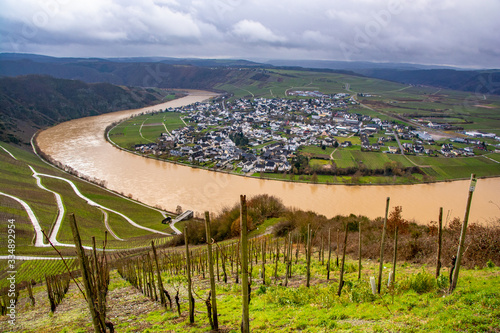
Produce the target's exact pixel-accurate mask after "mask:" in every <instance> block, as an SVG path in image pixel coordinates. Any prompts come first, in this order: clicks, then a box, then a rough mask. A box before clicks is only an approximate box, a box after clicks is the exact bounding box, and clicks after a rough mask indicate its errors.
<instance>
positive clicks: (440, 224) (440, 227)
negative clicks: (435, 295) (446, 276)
mask: <svg viewBox="0 0 500 333" xmlns="http://www.w3.org/2000/svg"><path fill="white" fill-rule="evenodd" d="M442 244H443V207H440V208H439V221H438V251H437V262H436V279H437V278H438V277H439V273H440V270H441V246H442Z"/></svg>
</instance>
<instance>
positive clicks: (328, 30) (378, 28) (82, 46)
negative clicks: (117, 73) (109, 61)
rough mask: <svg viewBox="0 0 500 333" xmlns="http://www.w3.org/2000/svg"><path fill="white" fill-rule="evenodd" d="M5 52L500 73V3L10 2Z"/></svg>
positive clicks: (4, 11)
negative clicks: (366, 64)
mask: <svg viewBox="0 0 500 333" xmlns="http://www.w3.org/2000/svg"><path fill="white" fill-rule="evenodd" d="M0 9H1V10H0V37H1V38H0V52H19V53H37V54H44V55H51V56H57V57H66V56H72V57H140V56H160V57H196V58H238V59H251V60H261V61H262V60H265V59H295V60H299V59H311V60H339V61H373V62H405V63H418V64H428V65H451V66H458V67H471V68H500V33H499V32H500V19H499V15H500V1H499V0H481V1H470V0H390V1H381V0H344V1H337V0H307V1H304V0H286V1H285V0H204V1H202V0H187V1H183V0H140V1H139V0H135V1H132V0H84V1H78V0H2V4H0Z"/></svg>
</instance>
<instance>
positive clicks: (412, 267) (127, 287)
mask: <svg viewBox="0 0 500 333" xmlns="http://www.w3.org/2000/svg"><path fill="white" fill-rule="evenodd" d="M388 208H389V198H388V200H387V208H386V216H385V219H384V221H383V224H382V225H380V224H378V227H377V228H374V225H371V224H370V223H369V222H367V221H361V220H359V221H356V222H357V223H353V221H352V220H351V221H350V222H351V223H349V222H348V219H346V220H344V221H343V222H342V223H338V224H336V225H335V224H330V225H328V224H327V225H326V228H320V227H318V225H317V224H315V223H314V221H311V220H310V221H306V222H307V224H306V225H305V228H302V227H295V228H291V227H290V228H288V229H287V228H284V227H283V225H281V227H280V228H278V226H279V224H276V225H275V226H274V229H275V233H274V234H272V233H271V234H269V233H265V234H263V235H260V236H255V237H251V238H248V237H247V230H249V229H251V228H249V224H248V223H249V222H250V220H251V219H250V218H249V217H250V216H252V215H254V212H253V211H252V210H253V209H255V200H254V199H250V200H249V201H248V207H247V202H246V198H245V197H244V196H242V199H241V202H240V204H239V218H238V219H237V221H238V223H235V226H236V225H239V227H240V228H239V230H236V231H237V232H238V233H239V236H238V237H237V238H233V239H230V240H224V241H216V240H215V239H214V236H215V234H216V232H217V227H216V226H217V224H218V223H220V221H219V219H220V217H215V219H214V221H211V217H210V214H209V213H208V212H207V213H206V215H205V221H204V222H205V223H203V222H201V221H200V222H196V223H198V224H199V226H201V227H203V229H204V231H205V236H206V237H205V239H204V240H199V243H200V244H199V245H193V244H192V243H193V242H191V244H190V241H189V239H192V238H196V237H198V236H199V235H197V231H196V230H195V228H193V223H194V222H193V223H188V224H187V225H186V226H185V227H184V233H183V235H182V236H179V238H181V237H182V238H183V239H184V242H183V244H180V245H181V246H180V247H168V246H167V245H168V244H163V245H159V244H156V243H155V242H154V241H153V242H151V243H150V245H149V246H148V248H147V249H143V250H134V251H132V250H128V251H126V252H123V253H119V252H116V253H107V254H106V253H98V252H96V251H95V250H94V251H90V252H89V251H86V255H84V251H83V248H81V250H78V251H77V252H78V253H79V254H78V255H79V257H80V259H79V261H80V262H86V264H84V265H83V269H82V270H81V271H80V272H81V277H80V278H78V279H77V280H75V281H76V282H72V283H71V286H70V287H69V289H68V288H64V283H63V282H64V281H68V280H67V277H64V279H66V280H64V279H63V278H62V277H61V282H58V283H57V284H56V286H58V290H65V289H66V291H67V292H68V293H69V294H68V295H69V296H68V295H67V296H66V297H65V298H64V299H62V300H61V302H60V304H59V305H58V306H57V308H55V310H50V311H51V313H54V314H53V316H54V318H56V317H57V321H55V322H52V326H50V328H49V326H47V324H48V321H47V320H44V321H42V322H40V323H36V322H33V319H31V320H29V318H30V316H32V313H33V311H35V312H36V313H42V314H44V313H45V314H46V313H48V311H49V309H52V308H53V305H52V304H53V302H52V301H50V302H48V301H46V300H40V298H42V297H43V298H45V299H47V296H46V295H47V292H45V295H43V294H44V292H43V290H44V289H47V288H49V287H48V286H49V284H48V283H46V284H45V285H46V286H47V287H45V286H44V285H43V284H42V285H40V284H39V283H37V284H36V285H35V286H33V287H32V288H33V290H34V291H35V292H34V295H35V296H34V297H33V299H36V302H34V301H31V296H30V295H31V294H33V291H31V292H30V291H29V290H25V289H23V290H22V291H21V293H20V296H19V300H18V302H19V305H18V309H19V314H18V322H17V323H18V326H17V327H16V329H18V330H20V331H40V330H43V331H49V332H61V331H68V330H69V331H79V332H88V331H100V332H105V331H111V330H110V329H113V330H116V331H125V332H136V331H147V332H162V331H163V332H171V331H175V332H180V331H182V332H206V331H208V330H213V331H217V330H219V331H222V332H235V331H240V330H242V331H243V332H249V331H254V332H269V331H277V332H285V331H286V332H288V331H308V332H324V331H332V330H347V331H379V330H389V331H428V330H440V331H443V330H444V331H457V330H466V331H478V332H479V331H481V332H484V331H486V332H488V331H490V332H498V327H500V292H499V291H498V288H497V286H498V283H499V282H500V270H499V268H498V267H497V264H498V260H499V259H500V258H499V257H498V255H497V256H496V257H492V258H490V259H489V260H484V261H483V262H482V263H479V260H480V259H478V258H479V257H477V256H476V257H474V256H471V255H469V254H468V252H469V251H471V248H472V247H473V244H472V243H474V242H476V241H477V238H476V237H477V234H476V233H477V232H478V231H477V226H471V227H470V228H467V226H466V224H465V228H461V230H462V231H461V232H463V230H465V231H468V232H469V236H470V237H469V238H468V242H467V243H464V244H461V243H462V242H460V241H457V237H450V235H451V234H453V232H454V231H453V230H450V229H449V228H446V229H443V228H442V227H441V223H439V225H438V226H437V232H435V231H436V230H434V229H433V226H429V227H428V230H427V232H428V235H429V236H428V237H429V239H432V240H433V242H432V243H429V244H428V245H429V247H430V248H429V249H428V251H430V252H431V254H430V255H427V257H428V258H431V257H432V258H433V259H429V260H428V263H427V264H424V265H422V264H414V263H412V262H411V261H407V254H406V250H405V246H406V244H405V243H406V241H407V239H406V238H408V237H409V238H410V239H411V238H412V237H414V235H413V236H411V235H408V234H407V232H408V228H409V227H408V226H407V225H405V223H404V221H402V220H401V219H399V220H398V218H400V215H399V213H400V212H399V213H398V210H397V209H396V210H394V211H392V212H391V213H390V214H389V212H388ZM254 217H255V215H254ZM440 218H441V217H440ZM254 222H256V220H254ZM440 222H442V221H441V220H440ZM75 224H76V219H75ZM212 227H214V228H212ZM452 228H455V227H452ZM236 229H237V228H236ZM73 230H74V229H73ZM398 230H399V234H398ZM489 232H490V233H493V237H495V235H496V234H497V233H498V232H499V230H498V228H494V227H493V228H491V229H489ZM74 234H75V232H74ZM279 234H281V235H282V236H281V237H280V236H279ZM375 238H376V239H378V241H376V243H378V245H379V246H378V249H376V250H374V249H372V243H371V242H372V241H373V239H375ZM459 238H461V237H459ZM207 240H208V242H207ZM398 240H399V241H400V243H399V245H398ZM178 241H179V240H175V241H173V242H178ZM447 242H455V244H454V245H452V249H448V248H447V246H446V245H445V246H443V244H447ZM92 243H93V244H95V240H93V241H92ZM75 244H77V245H78V244H80V245H81V241H77V238H76V236H75ZM380 245H382V246H380ZM464 245H465V246H466V248H465V251H464V248H463V247H462V250H460V246H464ZM400 246H401V247H400ZM414 246H416V245H415V244H414ZM489 246H491V247H493V246H497V244H496V243H494V242H492V243H491V244H489ZM94 247H95V245H94ZM78 248H79V246H77V249H78ZM353 249H354V251H353ZM457 249H458V253H457ZM453 251H455V254H459V257H460V253H462V254H464V256H463V258H464V259H463V265H465V266H464V267H462V270H461V271H460V275H459V274H458V271H459V268H460V261H461V260H460V259H458V260H457V259H456V258H455V257H450V255H449V253H452V252H453ZM473 251H475V250H473ZM463 252H465V253H463ZM415 258H416V257H415ZM474 258H475V259H474ZM377 259H378V260H377ZM72 260H73V261H67V263H70V264H71V265H72V267H73V265H74V263H75V262H76V260H74V259H72ZM473 260H476V261H473ZM471 262H473V263H474V266H475V267H472V268H473V269H465V268H467V267H469V266H470V265H471ZM106 267H107V268H106ZM115 268H116V269H115ZM108 274H109V275H108ZM79 275H80V273H79ZM73 278H76V275H75V276H74V277H73ZM46 280H47V279H46ZM47 281H48V280H47ZM37 288H38V289H37ZM52 288H53V287H50V289H52ZM36 290H39V292H38V293H36ZM84 290H85V292H84ZM102 295H108V296H107V298H106V297H104V299H103V298H102V297H101V296H102ZM125 295H126V296H125ZM54 297H55V296H54ZM68 297H69V299H68V300H66V299H67V298H68ZM122 297H123V299H122ZM49 298H50V297H49ZM59 298H60V296H59ZM85 300H87V301H85ZM89 300H92V301H91V302H90V301H89ZM65 302H70V303H71V304H72V305H71V308H69V309H68V308H67V307H64V305H65ZM128 302H131V303H130V304H128ZM86 303H88V304H89V306H85V304H86ZM33 304H36V305H33ZM90 304H97V305H95V306H91V305H90ZM127 304H128V305H127ZM131 304H132V307H130V306H131ZM44 306H45V310H44V308H43V307H44ZM61 307H63V309H62V310H60V309H61ZM74 307H77V308H78V309H80V310H79V311H80V312H82V311H83V309H85V308H86V309H87V310H86V311H85V312H86V313H87V315H82V314H80V315H77V316H76V317H75V318H73V320H72V321H71V322H70V321H68V320H67V319H64V318H65V314H67V313H68V311H74ZM89 309H90V313H91V316H90V317H89V315H88V313H89V312H88V311H89ZM126 309H128V310H126ZM59 311H60V312H59ZM73 316H74V314H73ZM75 321H76V322H75ZM2 325H4V323H2ZM44 325H45V326H44ZM2 327H4V328H6V327H7V326H2ZM92 327H94V328H92Z"/></svg>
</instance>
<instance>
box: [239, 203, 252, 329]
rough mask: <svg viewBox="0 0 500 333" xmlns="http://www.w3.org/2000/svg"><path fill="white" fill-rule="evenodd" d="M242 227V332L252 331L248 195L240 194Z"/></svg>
mask: <svg viewBox="0 0 500 333" xmlns="http://www.w3.org/2000/svg"><path fill="white" fill-rule="evenodd" d="M240 202H241V207H240V229H241V298H242V312H243V313H242V321H241V332H242V333H249V332H250V318H249V317H250V311H249V285H248V240H247V231H248V229H247V228H248V226H247V202H246V196H245V195H241V196H240Z"/></svg>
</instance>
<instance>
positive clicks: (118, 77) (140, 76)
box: [0, 54, 253, 89]
mask: <svg viewBox="0 0 500 333" xmlns="http://www.w3.org/2000/svg"><path fill="white" fill-rule="evenodd" d="M151 59H152V58H117V59H109V60H108V59H79V58H52V57H45V56H38V55H21V54H0V76H18V75H28V74H44V75H50V76H54V77H57V78H63V79H72V80H81V81H84V82H87V83H95V82H107V83H112V84H117V85H125V86H134V87H159V88H191V89H210V88H212V87H213V86H214V85H216V84H217V83H222V82H224V80H225V79H226V75H227V73H228V72H230V71H231V69H229V68H228V67H230V66H233V65H238V66H243V65H245V66H249V65H250V64H253V63H251V62H248V61H239V60H231V61H230V60H227V61H226V60H200V59H169V58H158V59H157V61H155V62H148V60H151ZM158 60H160V61H158ZM193 63H194V64H196V66H193V65H192V64H193ZM214 67H217V68H214Z"/></svg>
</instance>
